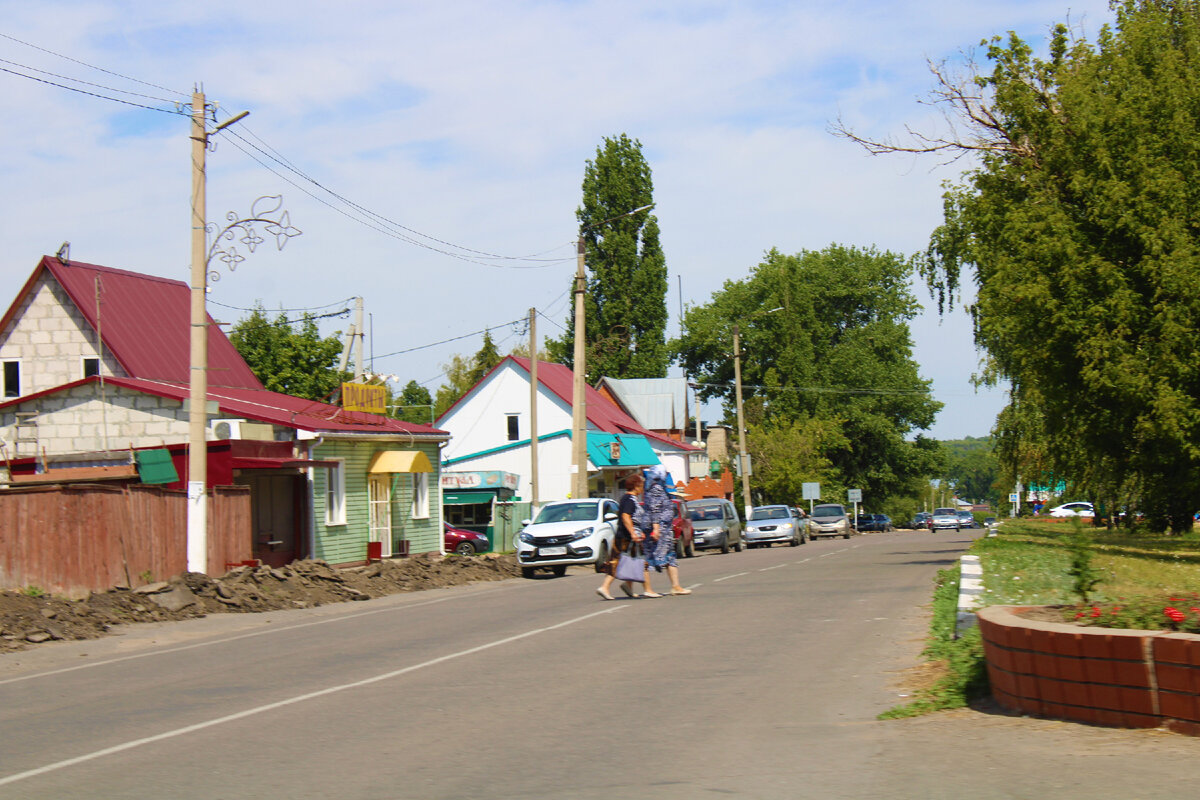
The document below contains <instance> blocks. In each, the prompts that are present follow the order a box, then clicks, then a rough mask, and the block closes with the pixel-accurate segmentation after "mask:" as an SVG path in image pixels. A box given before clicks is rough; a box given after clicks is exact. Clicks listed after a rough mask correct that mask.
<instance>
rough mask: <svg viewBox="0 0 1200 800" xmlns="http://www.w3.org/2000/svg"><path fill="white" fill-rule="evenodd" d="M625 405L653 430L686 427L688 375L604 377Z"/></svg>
mask: <svg viewBox="0 0 1200 800" xmlns="http://www.w3.org/2000/svg"><path fill="white" fill-rule="evenodd" d="M598 388H600V389H602V390H603V389H607V390H608V391H609V392H611V393H612V396H613V398H614V399H615V400H616V401H617V404H618V405H620V406H621V408H623V409H625V410H626V411H627V412H629V414H630V416H632V417H633V418H634V419H636V420H637V421H638V422H639V423H641V424H642V425H645V426H646V427H647V428H651V429H653V430H658V431H665V430H675V429H683V428H686V427H687V425H688V418H687V381H686V380H685V379H684V378H601V379H600V384H599V387H598Z"/></svg>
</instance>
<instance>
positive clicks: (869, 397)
mask: <svg viewBox="0 0 1200 800" xmlns="http://www.w3.org/2000/svg"><path fill="white" fill-rule="evenodd" d="M910 271H911V269H910V267H909V265H908V263H907V262H906V261H905V260H904V259H902V258H901V257H899V256H897V255H895V254H892V253H886V252H885V253H880V252H878V251H876V250H873V249H866V250H860V249H857V248H854V247H845V246H841V245H831V246H829V247H827V248H826V249H825V250H822V251H803V252H801V253H799V254H797V255H794V256H787V255H783V254H781V253H780V252H778V251H777V250H771V251H770V252H768V253H767V254H766V258H765V260H764V261H763V262H762V263H760V264H759V265H758V266H757V267H756V268H755V269H754V270H753V272H752V273H751V275H750V277H749V278H747V279H746V280H743V281H727V282H726V283H725V286H724V288H723V289H722V290H721V291H719V292H717V293H715V294H714V295H713V299H712V302H711V303H709V304H707V305H703V306H696V307H693V308H691V309H689V310H688V312H687V314H686V315H685V318H684V331H685V332H684V334H683V336H682V337H681V339H680V340H679V342H677V343H676V350H677V352H678V354H679V357H680V360H681V361H682V363H683V365H684V367H685V371H686V372H687V374H688V375H690V376H692V377H693V379H694V380H696V381H697V382H698V383H700V385H701V389H700V397H701V400H706V399H709V398H713V397H722V398H724V400H725V405H726V409H727V410H731V409H732V408H733V395H734V385H733V380H734V374H733V359H732V347H733V342H732V333H733V326H734V325H735V324H736V325H738V326H739V334H740V339H741V348H742V351H743V355H742V384H743V387H742V388H743V394H744V395H745V396H746V397H747V398H748V399H747V400H746V402H745V406H746V408H747V410H748V413H747V416H748V418H750V420H751V426H750V430H751V431H756V430H761V431H762V434H760V435H757V436H756V435H752V434H748V435H747V441H748V449H749V450H750V452H751V455H752V456H754V457H755V458H758V457H760V456H759V454H766V453H767V452H768V451H769V449H770V444H769V443H768V442H765V441H763V436H764V435H765V436H766V437H767V438H768V439H769V438H770V436H771V435H773V434H772V433H770V432H776V433H777V432H779V431H782V430H789V429H791V428H793V427H794V426H795V424H797V423H800V424H801V425H800V430H805V431H808V433H809V435H814V432H815V431H822V432H824V435H823V436H821V437H819V441H816V442H815V443H814V445H813V446H814V447H815V448H816V452H818V453H819V454H820V456H821V457H822V458H824V459H827V460H828V462H829V463H830V464H831V465H832V468H833V470H834V471H835V472H836V476H837V477H836V482H838V483H840V485H842V486H845V487H848V488H860V489H862V490H863V493H864V496H865V497H870V498H872V502H875V501H882V500H883V498H885V497H888V496H891V495H893V494H896V493H905V492H912V493H915V492H916V491H917V490H918V489H919V484H920V479H921V478H923V477H927V476H930V475H932V474H933V471H934V469H935V467H936V464H937V443H936V442H933V441H932V440H929V439H927V438H925V437H923V436H920V435H918V436H916V438H915V439H914V440H912V441H910V440H908V439H907V437H908V436H909V435H910V434H912V433H913V432H914V431H919V430H922V429H926V428H928V427H929V426H931V425H932V424H933V420H934V416H935V414H936V413H937V411H938V410H939V409H940V408H941V404H940V403H937V402H936V401H934V400H933V399H932V398H931V397H930V395H929V382H928V381H924V380H922V379H921V378H920V376H919V375H918V371H917V365H916V363H915V362H914V361H913V359H912V339H911V336H910V334H909V330H908V323H907V321H908V320H909V319H911V318H912V317H913V315H914V314H915V313H916V311H917V309H918V308H919V307H918V305H917V303H916V299H915V298H914V297H913V296H912V293H911V291H910V290H909V288H908V279H909V275H910ZM812 420H817V421H820V423H821V424H820V425H815V424H814V423H812V422H811V421H812ZM758 426H761V428H759V427H758ZM832 429H836V431H837V434H838V435H836V436H835V435H832V434H830V433H829V431H831V430H832ZM791 435H794V432H793V434H791ZM799 479H800V480H801V481H810V480H815V479H816V478H815V477H805V476H799ZM755 480H756V482H758V478H756V479H755ZM822 489H823V491H824V487H822ZM777 499H779V500H785V499H786V498H777Z"/></svg>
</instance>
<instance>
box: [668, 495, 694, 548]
mask: <svg viewBox="0 0 1200 800" xmlns="http://www.w3.org/2000/svg"><path fill="white" fill-rule="evenodd" d="M671 502H672V503H674V504H675V521H674V522H673V523H671V529H672V530H673V531H674V532H675V557H676V558H683V557H684V556H687V557H688V558H691V557H692V556H694V555H696V550H695V548H694V547H692V537H693V536H694V535H695V529H694V528H693V527H692V515H691V514H689V513H688V508H687V501H686V500H676V499H674V498H672V499H671Z"/></svg>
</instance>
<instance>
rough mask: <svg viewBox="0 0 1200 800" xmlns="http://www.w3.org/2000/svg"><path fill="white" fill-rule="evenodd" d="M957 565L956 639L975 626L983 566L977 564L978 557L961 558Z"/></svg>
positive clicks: (981, 591) (981, 590)
mask: <svg viewBox="0 0 1200 800" xmlns="http://www.w3.org/2000/svg"><path fill="white" fill-rule="evenodd" d="M958 563H959V578H958V614H957V615H956V621H955V626H954V635H955V637H956V638H957V637H958V636H961V635H962V633H963V631H965V630H966V629H967V628H970V627H971V626H972V625H974V624H975V609H976V608H977V607H978V606H979V596H980V595H981V594H983V566H982V565H980V563H979V556H974V555H966V556H962V557H961V558H959V562H958Z"/></svg>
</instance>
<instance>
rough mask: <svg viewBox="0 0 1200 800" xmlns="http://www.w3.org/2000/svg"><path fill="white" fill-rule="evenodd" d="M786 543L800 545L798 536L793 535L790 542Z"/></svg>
mask: <svg viewBox="0 0 1200 800" xmlns="http://www.w3.org/2000/svg"><path fill="white" fill-rule="evenodd" d="M788 544H790V545H791V546H792V547H799V546H800V537H799V536H793V537H792V540H791V541H790V542H788Z"/></svg>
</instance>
